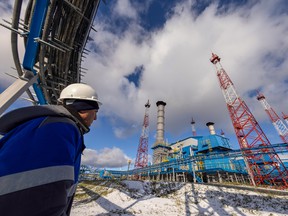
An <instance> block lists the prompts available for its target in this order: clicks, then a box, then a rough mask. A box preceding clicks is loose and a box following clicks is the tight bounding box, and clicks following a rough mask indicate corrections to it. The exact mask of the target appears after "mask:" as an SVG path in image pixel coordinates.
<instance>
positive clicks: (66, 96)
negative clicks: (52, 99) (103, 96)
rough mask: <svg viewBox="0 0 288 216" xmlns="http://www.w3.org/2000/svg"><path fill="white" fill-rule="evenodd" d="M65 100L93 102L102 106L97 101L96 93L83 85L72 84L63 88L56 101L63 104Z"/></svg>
mask: <svg viewBox="0 0 288 216" xmlns="http://www.w3.org/2000/svg"><path fill="white" fill-rule="evenodd" d="M65 100H88V101H95V102H97V103H98V104H99V105H101V104H102V103H101V102H100V101H99V100H98V95H97V93H96V91H95V90H94V89H93V88H92V87H91V86H89V85H87V84H83V83H74V84H71V85H68V86H67V87H65V88H64V89H63V90H62V92H61V94H60V97H59V99H58V101H60V102H62V103H63V102H64V101H65Z"/></svg>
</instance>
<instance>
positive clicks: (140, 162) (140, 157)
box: [134, 100, 150, 168]
mask: <svg viewBox="0 0 288 216" xmlns="http://www.w3.org/2000/svg"><path fill="white" fill-rule="evenodd" d="M149 107H150V103H149V100H148V102H147V103H146V104H145V115H144V121H143V127H142V133H141V137H140V140H139V146H138V150H137V156H136V160H135V165H134V167H135V168H143V167H146V166H148V137H149Z"/></svg>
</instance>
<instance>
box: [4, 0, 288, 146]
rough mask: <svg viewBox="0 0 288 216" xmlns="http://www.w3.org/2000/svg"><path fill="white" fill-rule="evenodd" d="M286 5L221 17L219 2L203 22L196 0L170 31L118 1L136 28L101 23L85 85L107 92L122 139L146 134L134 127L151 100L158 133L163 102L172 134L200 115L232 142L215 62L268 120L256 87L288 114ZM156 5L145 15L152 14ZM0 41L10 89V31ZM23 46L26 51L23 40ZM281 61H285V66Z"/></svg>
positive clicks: (108, 110) (258, 5) (108, 112)
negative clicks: (147, 26) (153, 27)
mask: <svg viewBox="0 0 288 216" xmlns="http://www.w3.org/2000/svg"><path fill="white" fill-rule="evenodd" d="M10 2H12V1H10ZM283 2H284V1H281V0H275V1H273V2H272V1H266V0H262V1H253V4H251V5H250V6H249V7H241V8H237V10H234V9H230V10H228V11H227V12H226V13H224V12H223V11H222V12H221V13H219V11H218V10H217V5H215V4H211V5H210V6H209V7H207V8H206V9H205V11H204V12H203V13H202V14H200V15H199V16H197V17H196V13H193V12H192V11H191V5H192V4H193V3H195V1H181V2H180V3H178V4H177V6H176V7H175V9H174V11H175V13H174V14H171V13H170V15H169V19H168V20H167V21H166V23H165V25H164V27H163V28H162V29H161V28H158V29H157V31H153V32H147V31H145V30H144V29H143V28H142V26H141V25H140V22H139V16H138V14H137V11H139V10H140V9H139V8H137V7H136V6H137V5H133V4H132V3H130V1H128V0H127V1H117V3H116V5H115V6H114V10H113V15H115V14H117V15H118V16H122V17H123V18H127V17H128V18H129V20H130V24H129V26H128V27H127V29H126V30H125V32H124V33H123V34H121V35H119V34H118V32H117V33H113V32H110V31H108V29H111V28H107V25H110V24H111V22H107V20H102V21H101V20H97V22H96V23H95V27H96V29H97V32H96V33H95V32H91V37H93V39H94V41H93V42H90V43H89V44H88V48H89V49H90V50H93V49H96V50H100V52H99V53H97V54H96V53H93V52H91V54H90V55H89V56H88V58H87V60H86V61H85V62H84V63H83V67H85V68H89V73H87V75H86V76H85V77H84V80H83V81H84V82H87V83H88V84H91V85H92V86H94V87H95V88H96V89H97V91H98V92H99V97H100V99H101V100H102V101H103V106H102V107H101V115H105V116H106V117H109V118H116V119H117V118H119V119H121V121H124V122H125V124H124V127H125V128H123V126H122V127H121V126H119V124H117V121H118V120H115V121H114V122H115V124H113V125H112V126H111V127H112V128H115V129H117V130H116V131H115V132H116V135H117V136H118V137H127V135H129V134H131V133H132V132H133V133H135V132H137V133H139V131H140V130H141V129H140V127H139V128H138V130H135V128H133V127H131V125H132V124H135V125H138V126H139V125H142V121H143V116H144V109H145V108H144V104H145V103H146V102H147V99H150V103H151V104H152V105H151V108H150V112H149V113H150V131H151V133H153V132H154V131H155V128H156V114H157V111H156V110H157V108H156V105H155V103H156V101H157V100H164V101H165V102H167V106H166V110H165V111H166V116H165V117H166V118H165V123H166V128H165V131H166V132H167V133H171V134H173V135H174V136H177V134H181V133H183V131H188V130H190V120H191V117H192V116H193V117H194V119H195V120H196V128H197V130H200V129H202V128H205V129H206V126H205V123H206V122H208V121H213V122H215V124H216V125H215V127H216V129H218V128H219V130H220V128H221V129H223V130H224V131H225V133H226V136H227V137H230V135H231V134H228V133H229V132H230V133H232V134H234V132H233V128H232V124H231V120H230V117H229V115H228V112H227V108H226V105H225V102H224V98H223V95H222V93H221V90H220V87H219V84H218V81H217V76H216V72H215V69H214V66H213V65H212V64H211V63H210V61H209V58H210V55H211V51H213V52H215V53H217V54H218V55H219V56H220V57H221V58H222V61H221V62H222V65H223V67H224V68H225V69H226V71H227V73H228V75H229V76H230V77H231V79H232V81H233V82H234V85H235V87H236V89H237V92H238V93H239V95H240V96H241V97H244V100H245V101H246V103H247V104H248V106H249V108H250V109H251V110H252V112H253V114H254V115H255V117H256V119H257V120H258V121H260V123H261V122H262V121H267V115H266V113H265V112H264V110H263V108H262V107H261V105H260V103H259V102H258V101H257V100H256V98H249V97H248V96H247V95H248V92H249V91H251V90H254V89H256V88H259V87H261V89H262V92H263V93H264V94H265V96H266V98H267V100H268V101H269V103H270V104H271V106H273V108H274V109H275V110H276V111H277V112H278V114H280V113H281V112H282V111H284V112H286V113H288V111H287V109H288V108H287V107H288V104H287V100H285V98H287V91H288V87H287V86H288V85H287V83H284V80H287V79H288V77H287V68H288V51H287V50H288V41H287V39H286V37H285V35H287V33H288V22H287V14H285V13H282V14H279V13H278V12H279V10H281V6H282V7H283V5H281V3H283ZM150 3H151V1H149V2H148V3H147V4H146V6H145V8H144V9H141V10H142V11H145V10H146V9H147V8H148V7H149V4H150ZM284 3H285V2H284ZM108 4H110V2H109V3H108ZM2 5H3V4H1V5H0V6H2ZM102 6H103V7H105V5H102ZM22 8H25V6H23V7H22ZM0 12H1V18H5V19H8V20H9V19H10V17H11V11H5V10H3V8H2V7H0ZM110 19H113V16H111V17H110ZM109 27H111V26H109ZM0 42H1V52H0V70H1V73H0V85H1V87H2V86H4V87H7V85H8V84H9V83H11V82H12V81H13V80H12V79H11V78H8V77H7V76H5V75H3V74H4V73H3V72H9V71H10V67H11V66H13V65H14V63H13V61H12V54H11V46H10V31H9V30H7V29H5V28H2V27H0ZM19 43H21V44H19V45H20V50H23V44H22V40H21V38H20V39H19ZM21 52H22V51H21ZM279 62H282V64H280V65H279V64H278V65H277V63H279ZM139 65H143V66H144V72H143V77H142V79H141V83H140V88H136V87H135V85H134V84H132V83H129V82H128V81H127V79H125V78H124V77H125V76H127V75H128V74H129V73H132V72H133V70H134V69H135V67H137V66H139ZM7 80H8V82H7ZM123 88H125V91H123ZM119 128H120V129H119ZM276 136H277V135H276ZM169 141H171V142H173V141H175V140H169Z"/></svg>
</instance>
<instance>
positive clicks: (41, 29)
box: [0, 0, 288, 189]
mask: <svg viewBox="0 0 288 216" xmlns="http://www.w3.org/2000/svg"><path fill="white" fill-rule="evenodd" d="M35 2H36V3H37V4H36V3H35ZM51 2H52V3H51V4H50V1H48V0H45V1H44V0H43V1H32V0H30V1H28V5H27V8H26V13H25V18H24V20H23V21H22V20H21V19H20V11H21V6H22V1H15V5H14V13H13V19H12V21H11V22H10V21H5V23H6V24H1V26H3V27H5V28H7V29H8V30H10V31H11V41H12V54H13V60H14V63H15V67H16V71H17V73H18V76H17V79H16V81H15V82H14V83H13V84H12V85H11V86H9V87H8V88H7V89H6V90H5V91H4V92H2V93H1V95H0V115H1V114H2V113H4V111H5V110H6V109H7V108H8V107H9V106H11V105H12V104H13V103H14V102H15V101H16V100H17V99H18V98H19V97H20V96H21V95H22V94H23V93H24V92H26V93H27V95H28V97H29V101H31V102H32V103H33V104H34V105H44V104H50V105H55V104H57V103H58V98H59V95H60V92H61V90H62V89H64V88H65V87H66V86H68V85H69V84H72V83H81V82H82V76H83V74H85V73H87V69H86V68H83V67H82V66H81V63H82V61H83V59H84V58H86V55H87V54H88V53H89V52H90V51H89V50H87V49H86V48H85V46H86V43H87V40H88V39H89V33H90V31H91V30H93V31H96V30H95V29H94V27H93V20H94V18H95V15H96V12H97V10H98V7H99V3H100V1H99V0H97V1H92V0H87V1H79V0H77V1H51ZM104 2H105V1H104ZM7 23H8V24H7ZM71 26H73V28H72V27H71ZM76 30H77V31H76ZM19 35H20V36H21V37H24V42H25V45H26V46H25V47H26V50H25V53H24V59H23V62H22V63H21V62H20V60H19V53H18V49H17V43H18V41H17V40H18V39H17V38H18V36H19ZM208 63H209V61H208V60H207V64H208ZM210 63H212V64H213V65H214V66H215V71H216V76H215V78H216V77H217V78H218V81H219V86H220V89H219V91H220V90H221V91H222V93H223V96H224V102H225V103H226V105H227V109H228V112H229V115H230V118H231V121H232V124H233V127H234V131H235V135H236V138H237V140H238V145H239V149H232V148H231V146H232V145H231V144H230V141H229V138H227V137H225V135H224V133H221V134H217V133H216V130H215V127H217V122H215V123H214V122H207V124H206V126H207V134H203V135H202V134H198V133H197V131H196V129H195V124H196V122H195V121H194V119H192V121H191V128H192V131H191V136H189V137H183V139H181V140H179V141H177V142H173V143H167V142H166V141H165V107H166V106H169V104H168V103H166V102H165V101H162V100H159V101H157V102H156V104H150V101H149V100H148V102H147V103H146V104H145V105H144V107H145V112H144V120H143V125H142V133H141V136H140V138H139V142H138V143H137V142H135V145H137V144H138V149H137V152H135V155H136V159H135V162H134V163H132V162H131V160H129V161H128V162H127V163H128V169H127V170H125V171H123V170H122V171H119V170H106V169H103V170H100V169H96V168H93V167H88V166H84V165H83V166H82V167H81V175H80V179H112V178H121V179H141V180H151V181H152V180H153V181H184V182H187V181H190V182H194V183H196V182H197V183H224V182H233V183H237V184H248V185H252V186H262V187H270V188H277V189H287V188H288V164H287V163H285V162H283V161H282V160H281V158H280V157H279V153H280V152H287V151H288V144H287V143H288V115H286V114H284V113H282V114H283V120H284V121H283V120H282V119H281V117H280V116H279V115H278V114H277V113H276V112H275V111H274V109H273V108H272V107H271V106H270V105H269V103H268V102H267V100H266V98H265V96H264V95H263V94H262V93H260V92H258V95H257V99H258V100H259V102H260V103H261V104H262V105H263V108H264V111H265V112H266V113H267V115H268V116H269V118H270V120H271V123H272V124H273V126H274V127H275V129H276V132H277V133H278V134H279V136H280V138H281V140H282V141H283V143H280V144H271V143H270V141H269V139H268V137H267V136H266V134H265V133H264V132H263V130H262V128H261V127H260V125H259V124H258V122H257V120H256V119H255V117H254V115H253V114H252V113H251V111H250V109H249V107H248V106H247V104H246V103H245V101H244V100H243V98H241V97H240V96H239V94H238V93H237V91H236V89H235V87H234V84H233V82H232V80H231V79H230V77H229V76H228V74H227V73H226V71H225V70H224V68H223V67H222V65H221V63H220V57H219V56H218V55H216V54H215V53H212V56H211V58H210ZM211 76H212V75H211ZM30 87H33V89H34V92H35V95H34V94H32V93H31V92H30V89H29V88H30ZM155 105H156V106H157V126H156V139H155V141H154V142H153V143H149V142H148V140H149V108H150V107H151V106H155ZM214 126H215V127H214ZM148 149H152V150H153V155H152V163H149V161H148ZM133 165H134V166H133Z"/></svg>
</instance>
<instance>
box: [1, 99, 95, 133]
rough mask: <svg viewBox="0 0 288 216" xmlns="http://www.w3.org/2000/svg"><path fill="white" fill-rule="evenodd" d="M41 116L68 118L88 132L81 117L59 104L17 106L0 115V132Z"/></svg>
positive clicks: (7, 130)
mask: <svg viewBox="0 0 288 216" xmlns="http://www.w3.org/2000/svg"><path fill="white" fill-rule="evenodd" d="M42 116H51V117H53V116H54V117H67V118H70V119H72V120H73V121H74V122H75V123H76V124H77V126H78V127H79V129H80V130H81V131H82V132H83V134H84V133H88V132H89V128H88V127H87V126H85V125H84V123H83V122H82V121H81V119H79V117H78V116H77V115H76V114H75V113H72V112H71V111H70V110H68V109H66V108H65V107H63V106H59V105H43V106H29V107H24V108H19V109H16V110H13V111H11V112H8V113H7V114H5V115H3V116H1V117H0V134H2V135H4V134H6V133H7V132H9V131H10V130H12V129H14V128H15V127H17V126H18V125H20V124H23V123H24V122H27V121H29V120H32V119H34V118H39V117H42Z"/></svg>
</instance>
